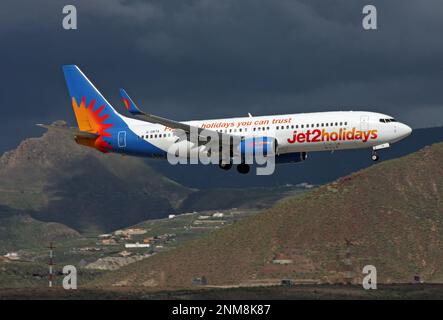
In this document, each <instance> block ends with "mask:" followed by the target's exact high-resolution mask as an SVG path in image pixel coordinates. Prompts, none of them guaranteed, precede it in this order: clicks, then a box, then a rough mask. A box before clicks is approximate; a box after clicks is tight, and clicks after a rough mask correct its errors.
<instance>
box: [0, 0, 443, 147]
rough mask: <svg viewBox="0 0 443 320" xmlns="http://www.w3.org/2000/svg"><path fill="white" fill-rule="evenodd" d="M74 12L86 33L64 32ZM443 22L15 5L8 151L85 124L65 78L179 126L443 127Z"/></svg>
mask: <svg viewBox="0 0 443 320" xmlns="http://www.w3.org/2000/svg"><path fill="white" fill-rule="evenodd" d="M369 3H370V4H375V5H376V7H377V9H378V30H376V31H365V30H363V28H362V24H361V22H362V18H363V14H362V8H363V6H364V5H365V4H369ZM65 4H74V5H76V7H77V10H78V30H69V31H67V30H64V29H63V28H62V18H63V14H62V8H63V6H64V5H65ZM442 17H443V1H441V0H414V1H412V0H398V1H394V0H381V1H371V2H369V1H359V0H352V1H349V0H321V1H320V0H278V1H275V0H194V1H193V0H186V1H185V0H161V1H141V0H140V1H137V0H132V1H131V0H126V1H124V0H85V1H72V0H70V1H66V3H65V1H60V0H39V1H31V0H28V1H22V0H2V1H1V3H0V40H1V47H0V64H1V69H0V70H1V80H0V81H1V86H0V108H1V115H2V118H1V119H2V128H3V135H2V139H1V142H0V151H3V150H5V149H8V148H13V147H15V146H16V145H17V144H18V143H19V142H20V141H21V140H22V139H23V138H25V137H28V136H38V135H40V134H41V133H42V131H41V129H39V128H36V127H35V126H34V124H35V123H48V122H52V121H54V120H57V119H65V120H67V121H68V122H69V123H70V124H72V125H73V124H74V115H73V112H72V109H71V106H70V100H69V97H68V94H67V90H66V87H65V84H64V80H63V75H62V72H61V66H62V65H63V64H77V65H79V67H80V68H81V69H82V70H83V71H84V72H85V74H86V75H87V76H88V77H89V78H90V79H91V80H92V81H93V82H94V83H95V84H96V85H97V87H98V88H99V89H100V90H101V91H102V93H103V94H104V95H105V96H106V97H108V98H109V100H110V101H111V103H113V105H114V106H115V107H116V108H117V109H119V110H122V109H123V108H122V103H121V101H120V99H119V97H118V88H119V87H124V88H126V89H127V91H128V92H129V94H130V95H131V96H132V97H133V98H134V100H135V101H136V102H137V104H138V105H139V106H141V107H142V108H143V109H145V110H146V111H149V112H150V113H153V114H157V115H160V116H164V117H169V118H172V119H177V120H186V119H201V118H219V117H232V116H243V115H246V114H247V113H248V112H251V113H252V114H255V115H263V114H275V113H296V112H309V111H323V110H325V111H326V110H362V109H363V110H370V111H380V112H384V113H388V114H391V115H393V116H395V117H396V118H398V119H399V120H401V121H404V122H407V123H408V124H410V125H412V126H413V127H415V128H417V127H428V126H435V125H441V124H442V123H443V120H442V119H443V90H442V88H441V87H442V84H443V37H442V35H443V19H442Z"/></svg>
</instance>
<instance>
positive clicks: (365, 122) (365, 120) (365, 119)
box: [360, 116, 369, 131]
mask: <svg viewBox="0 0 443 320" xmlns="http://www.w3.org/2000/svg"><path fill="white" fill-rule="evenodd" d="M360 130H361V131H368V130H369V116H361V117H360Z"/></svg>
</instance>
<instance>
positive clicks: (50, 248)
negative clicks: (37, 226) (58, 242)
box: [48, 242, 55, 288]
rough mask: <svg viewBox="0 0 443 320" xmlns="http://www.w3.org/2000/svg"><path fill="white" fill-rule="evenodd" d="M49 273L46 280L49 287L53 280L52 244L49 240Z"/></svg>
mask: <svg viewBox="0 0 443 320" xmlns="http://www.w3.org/2000/svg"><path fill="white" fill-rule="evenodd" d="M48 248H49V262H48V265H49V274H48V280H49V288H52V282H53V280H54V249H55V247H54V245H53V243H52V242H51V243H50V244H49V247H48Z"/></svg>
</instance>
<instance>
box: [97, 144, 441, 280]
mask: <svg viewBox="0 0 443 320" xmlns="http://www.w3.org/2000/svg"><path fill="white" fill-rule="evenodd" d="M367 264H372V265H374V266H376V267H377V271H378V279H379V282H410V281H412V279H413V277H414V275H416V274H418V275H420V276H421V278H422V279H423V280H424V281H427V282H431V281H432V282H443V268H442V267H441V266H442V265H443V143H440V144H435V145H433V146H431V147H426V148H424V149H422V150H420V151H418V152H416V153H413V154H411V155H408V156H405V157H402V158H399V159H395V160H390V161H385V162H381V163H379V164H377V165H374V166H372V167H370V168H368V169H365V170H362V171H359V172H357V173H354V174H351V175H349V176H346V177H344V178H341V179H339V180H337V181H335V182H333V183H330V184H327V185H324V186H322V187H319V188H317V189H315V190H313V191H311V192H308V193H306V194H304V195H302V196H299V197H292V198H287V199H286V200H284V201H281V202H279V203H278V204H277V205H275V206H274V207H272V208H271V209H269V210H266V211H265V212H263V213H262V214H259V215H256V216H254V217H251V218H248V219H246V220H243V221H240V222H238V223H236V224H234V225H232V226H229V227H226V228H224V229H221V230H220V231H217V232H215V233H212V234H209V235H207V236H205V237H204V238H201V239H197V240H194V241H190V242H188V243H187V244H185V245H184V246H182V247H179V248H177V249H175V250H172V251H169V252H166V253H161V254H158V255H156V256H153V257H151V258H148V259H146V260H143V261H140V262H137V263H135V264H132V265H129V266H127V267H124V268H122V269H120V270H118V271H115V272H111V273H109V274H107V275H106V276H105V277H104V278H102V279H99V280H98V281H97V282H96V285H99V286H115V285H120V286H147V287H169V288H171V287H189V286H190V285H191V279H192V278H193V277H201V276H205V277H206V278H207V279H208V283H209V284H213V285H225V284H238V283H256V282H257V281H258V282H263V281H264V282H266V281H269V282H272V281H274V282H275V280H278V279H282V278H293V279H296V280H303V281H314V282H323V283H324V282H360V281H361V279H362V277H363V274H362V268H363V266H365V265H367Z"/></svg>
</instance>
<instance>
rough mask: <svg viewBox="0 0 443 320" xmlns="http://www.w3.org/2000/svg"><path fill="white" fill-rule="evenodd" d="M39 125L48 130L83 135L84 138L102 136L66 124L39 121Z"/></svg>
mask: <svg viewBox="0 0 443 320" xmlns="http://www.w3.org/2000/svg"><path fill="white" fill-rule="evenodd" d="M37 126H39V127H43V128H46V129H48V130H57V131H59V132H63V133H69V134H71V135H73V136H76V137H82V138H89V139H96V138H98V137H99V136H100V135H98V134H95V133H91V132H87V131H81V130H79V129H78V128H73V127H64V126H57V125H53V124H41V123H38V124H37Z"/></svg>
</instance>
